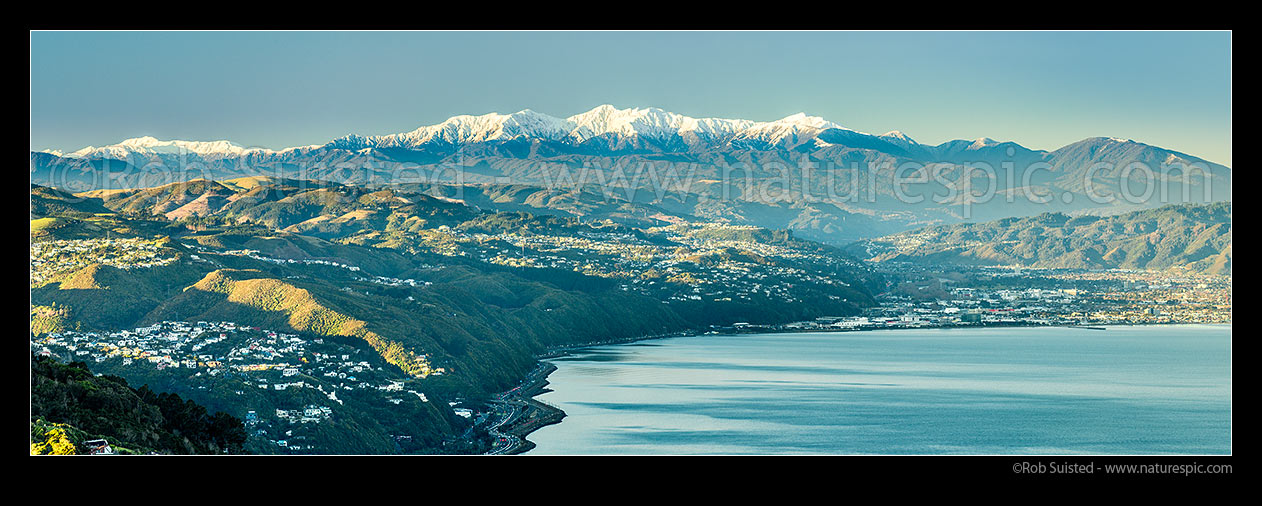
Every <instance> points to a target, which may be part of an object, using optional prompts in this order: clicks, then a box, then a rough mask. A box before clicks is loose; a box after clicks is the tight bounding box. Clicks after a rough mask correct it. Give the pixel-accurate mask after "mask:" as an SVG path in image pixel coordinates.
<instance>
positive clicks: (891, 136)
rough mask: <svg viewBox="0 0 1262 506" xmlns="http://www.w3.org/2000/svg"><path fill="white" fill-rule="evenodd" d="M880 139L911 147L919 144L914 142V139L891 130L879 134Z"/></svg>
mask: <svg viewBox="0 0 1262 506" xmlns="http://www.w3.org/2000/svg"><path fill="white" fill-rule="evenodd" d="M881 138H882V139H886V140H895V141H899V142H901V143H905V144H910V145H912V146H915V145H917V144H920V143H919V142H916V140H915V139H912V138H911V137H910V136H908V135H907V134H905V133H903V132H900V131H898V130H891V131H889V132H885V133H884V134H881Z"/></svg>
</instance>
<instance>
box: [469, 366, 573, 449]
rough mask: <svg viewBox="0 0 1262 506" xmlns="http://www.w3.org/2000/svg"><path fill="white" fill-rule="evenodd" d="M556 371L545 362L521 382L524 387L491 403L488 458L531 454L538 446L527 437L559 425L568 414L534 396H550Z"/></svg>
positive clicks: (507, 393) (500, 396) (500, 395)
mask: <svg viewBox="0 0 1262 506" xmlns="http://www.w3.org/2000/svg"><path fill="white" fill-rule="evenodd" d="M556 369H557V367H556V366H555V365H553V364H551V363H548V362H542V363H540V365H539V366H538V367H536V368H535V370H533V371H531V372H530V374H529V375H527V376H526V378H525V379H524V380H522V384H521V385H520V386H518V387H516V388H514V389H512V390H509V391H507V392H503V393H501V394H499V395H497V396H496V398H495V399H492V400H491V401H490V402H489V404H490V406H491V414H490V416H489V419H490V420H491V422H490V425H488V426H487V433H489V434H490V435H491V437H492V438H493V439H492V443H491V449H490V450H488V451H487V452H486V455H516V454H520V453H525V452H527V451H530V450H531V449H533V448H534V447H535V444H534V443H532V442H530V441H528V440H527V439H526V436H527V435H529V434H530V433H531V432H534V431H536V430H539V428H540V427H545V426H548V425H552V424H554V423H560V422H561V419H563V418H565V411H562V410H561V408H558V407H556V406H553V405H552V404H549V403H547V402H544V401H541V400H538V399H535V398H534V396H536V395H539V394H542V393H544V392H548V391H549V390H548V389H547V386H548V375H549V374H552V371H555V370H556Z"/></svg>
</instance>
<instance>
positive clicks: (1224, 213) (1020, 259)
mask: <svg viewBox="0 0 1262 506" xmlns="http://www.w3.org/2000/svg"><path fill="white" fill-rule="evenodd" d="M847 251H849V252H850V253H852V254H854V255H856V256H858V257H861V258H866V259H869V260H872V261H876V262H891V261H892V262H913V263H924V264H960V265H1021V266H1029V267H1061V268H1083V269H1113V268H1122V269H1151V270H1166V269H1175V270H1184V271H1187V272H1192V273H1205V274H1220V275H1231V203H1230V202H1217V203H1212V204H1176V205H1168V206H1164V207H1160V208H1156V209H1148V210H1143V211H1136V212H1132V213H1127V214H1121V215H1116V216H1107V217H1101V216H1068V215H1065V214H1061V213H1044V214H1041V215H1038V216H1031V217H1026V218H1008V219H1002V220H996V221H990V222H986V223H969V224H959V225H948V226H936V227H928V228H924V229H920V230H914V231H910V232H904V233H901V234H895V235H890V236H886V237H882V238H879V239H873V240H868V241H860V242H857V243H854V244H852V245H850V246H849V247H848V248H847Z"/></svg>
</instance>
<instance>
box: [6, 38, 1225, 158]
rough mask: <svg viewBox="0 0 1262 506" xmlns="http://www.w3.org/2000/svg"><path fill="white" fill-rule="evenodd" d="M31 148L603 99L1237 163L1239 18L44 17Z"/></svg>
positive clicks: (267, 137) (408, 120)
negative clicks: (663, 28) (66, 27)
mask: <svg viewBox="0 0 1262 506" xmlns="http://www.w3.org/2000/svg"><path fill="white" fill-rule="evenodd" d="M30 41H31V103H30V107H31V150H32V151H39V150H43V149H59V150H62V151H73V150H77V149H79V148H82V147H84V146H88V145H92V146H101V145H108V144H114V143H117V142H119V141H122V140H124V139H128V138H133V137H140V136H145V135H150V136H153V137H157V138H159V139H164V140H165V139H183V140H203V141H204V140H220V139H226V140H230V141H233V142H235V143H238V144H241V145H244V146H259V147H268V148H273V149H279V148H284V147H290V146H303V145H311V144H323V143H325V142H328V141H329V140H331V139H334V138H337V137H340V136H343V135H346V134H350V133H355V134H361V135H379V134H391V133H398V132H406V131H411V130H414V129H416V128H418V127H421V126H425V125H432V124H435V123H440V122H442V121H443V120H445V119H447V118H448V117H451V116H455V115H459V114H475V115H476V114H485V113H489V112H499V113H510V112H516V111H519V110H522V109H532V110H535V111H538V112H542V113H546V114H550V115H553V116H557V117H566V116H570V115H573V114H577V113H580V112H584V111H587V110H589V109H591V108H593V107H595V106H597V105H600V104H606V103H608V104H613V105H615V106H617V107H620V108H626V107H659V108H662V109H665V110H668V111H672V112H676V113H679V114H685V115H688V116H694V117H716V118H741V119H750V120H755V121H771V120H776V119H779V118H783V117H785V116H788V115H791V114H795V113H798V112H805V113H807V114H809V115H813V116H821V117H823V118H826V119H828V120H831V121H833V122H836V123H839V124H842V125H845V126H846V127H848V128H851V129H854V130H858V131H861V132H868V133H873V134H882V133H885V132H888V131H891V130H899V131H902V132H903V133H905V134H907V135H909V136H911V137H912V138H914V139H915V140H917V141H918V142H921V143H923V144H939V143H942V142H945V141H948V140H953V139H975V138H979V137H991V138H994V139H997V140H1001V141H1009V140H1010V141H1015V142H1017V143H1019V144H1022V145H1024V146H1026V147H1029V148H1032V149H1046V150H1052V149H1056V148H1058V147H1061V146H1063V145H1066V144H1069V143H1072V142H1076V141H1078V140H1081V139H1083V138H1087V137H1097V136H1105V137H1120V138H1127V139H1133V140H1136V141H1139V142H1144V143H1147V144H1152V145H1156V146H1161V147H1164V148H1168V149H1173V150H1176V151H1181V152H1184V153H1187V154H1191V155H1194V156H1199V157H1201V158H1204V159H1207V160H1209V161H1212V162H1216V163H1222V164H1225V165H1228V166H1230V165H1231V33H1230V32H887V31H879V32H828V31H824V32H819V31H809V32H728V31H696V32H689V31H682V32H681V31H673V32H642V31H613V32H568V31H565V32H555V31H542V32H536V31H525V32H395V31H389V32H289V31H287V32H46V31H36V32H31V35H30Z"/></svg>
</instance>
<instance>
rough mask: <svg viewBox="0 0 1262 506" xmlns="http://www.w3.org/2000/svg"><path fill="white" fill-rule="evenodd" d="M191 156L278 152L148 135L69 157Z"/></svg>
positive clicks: (90, 147)
mask: <svg viewBox="0 0 1262 506" xmlns="http://www.w3.org/2000/svg"><path fill="white" fill-rule="evenodd" d="M188 153H192V154H196V155H198V156H202V157H229V156H243V155H247V154H250V153H274V151H272V150H270V149H263V148H245V147H242V146H241V145H239V144H236V143H234V142H231V141H225V140H218V141H181V140H170V141H164V140H159V139H157V138H155V137H150V136H144V137H135V138H131V139H127V140H124V141H122V142H120V143H118V144H111V145H109V146H102V147H99V148H97V147H93V146H88V147H86V148H83V149H80V150H78V151H75V152H73V153H70V154H67V155H65V156H67V157H70V158H83V157H99V158H115V159H124V158H128V157H129V156H132V155H143V156H147V155H155V154H175V155H179V154H188Z"/></svg>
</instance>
